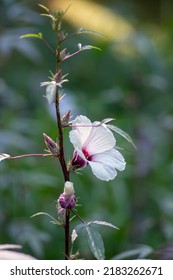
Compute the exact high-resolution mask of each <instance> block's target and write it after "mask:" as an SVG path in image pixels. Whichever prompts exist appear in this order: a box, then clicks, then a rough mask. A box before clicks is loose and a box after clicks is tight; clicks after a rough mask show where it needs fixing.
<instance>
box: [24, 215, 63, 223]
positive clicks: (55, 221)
mask: <svg viewBox="0 0 173 280" xmlns="http://www.w3.org/2000/svg"><path fill="white" fill-rule="evenodd" d="M40 215H45V216H48V217H49V218H51V219H52V220H53V221H51V223H53V224H57V225H60V223H59V222H58V221H57V220H56V219H55V218H54V217H52V216H51V215H50V214H48V213H46V212H38V213H36V214H34V215H32V216H31V217H30V218H34V217H37V216H40Z"/></svg>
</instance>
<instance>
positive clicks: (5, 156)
mask: <svg viewBox="0 0 173 280" xmlns="http://www.w3.org/2000/svg"><path fill="white" fill-rule="evenodd" d="M10 158H11V156H10V155H8V154H1V153H0V161H2V160H5V159H10Z"/></svg>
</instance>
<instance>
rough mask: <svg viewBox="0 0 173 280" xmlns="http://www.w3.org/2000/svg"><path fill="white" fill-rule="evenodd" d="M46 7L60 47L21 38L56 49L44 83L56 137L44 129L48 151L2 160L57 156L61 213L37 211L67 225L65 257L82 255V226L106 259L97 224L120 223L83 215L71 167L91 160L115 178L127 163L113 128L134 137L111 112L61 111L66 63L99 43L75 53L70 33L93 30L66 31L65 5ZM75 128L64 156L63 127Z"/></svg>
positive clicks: (103, 176) (95, 169)
mask: <svg viewBox="0 0 173 280" xmlns="http://www.w3.org/2000/svg"><path fill="white" fill-rule="evenodd" d="M40 7H41V8H42V9H43V10H44V14H42V15H43V16H47V17H49V18H50V20H51V23H52V28H53V31H54V34H55V38H56V49H55V50H54V49H53V48H52V47H51V46H50V44H49V43H48V42H47V41H46V39H45V38H43V35H42V34H41V33H38V34H25V35H23V36H22V38H27V37H34V38H37V39H39V40H41V41H42V42H43V43H44V44H45V45H46V46H47V47H48V48H49V50H50V51H51V52H52V53H53V55H54V57H55V61H56V70H55V74H52V73H51V76H52V77H51V78H50V81H47V82H43V83H41V86H45V87H46V90H45V97H46V98H47V101H48V103H49V104H50V105H51V106H55V112H56V121H57V127H55V129H57V141H54V140H52V139H51V137H50V136H48V135H46V134H45V133H44V134H43V138H44V141H45V144H46V147H47V150H46V152H44V153H42V154H40V153H38V154H25V155H18V156H11V155H9V154H6V153H1V154H0V161H3V160H5V159H8V160H9V159H10V160H16V159H19V158H24V157H31V156H39V157H47V156H49V157H52V158H57V160H59V162H60V166H61V170H62V173H63V177H64V190H63V192H62V194H60V196H59V197H58V199H57V204H56V208H57V218H54V217H52V216H51V215H50V214H48V213H45V212H39V213H36V214H34V215H33V216H32V217H34V216H38V215H41V214H44V215H47V216H49V217H50V218H51V222H53V223H54V224H55V225H58V226H60V227H62V228H64V236H65V237H64V240H65V249H64V256H65V259H74V258H78V255H79V252H78V251H77V252H73V243H74V241H75V240H76V239H77V237H78V235H79V233H80V232H81V231H85V232H86V236H87V240H88V244H89V247H90V249H91V252H92V253H93V255H94V256H95V258H96V259H104V244H103V240H102V237H101V235H100V233H99V232H98V229H97V227H96V225H104V226H108V227H112V228H114V229H117V227H116V226H115V225H113V224H111V223H109V222H105V221H92V222H86V221H84V220H83V219H82V217H81V216H80V214H79V213H78V211H77V210H76V207H77V202H78V201H77V199H76V196H75V194H74V186H73V182H71V180H70V174H71V173H72V172H75V173H76V174H77V172H76V171H78V170H79V169H83V168H84V167H87V166H89V167H90V168H91V171H92V173H93V174H94V175H95V176H96V177H97V178H98V180H99V179H100V180H104V181H109V180H113V179H115V177H116V176H117V171H123V170H124V169H125V166H126V163H125V160H124V157H123V155H122V154H121V153H120V152H119V149H118V147H117V146H116V139H115V137H114V134H113V132H115V133H118V134H120V135H121V136H122V137H124V138H125V139H126V140H127V141H129V142H130V143H131V144H132V145H134V144H133V141H132V139H131V138H130V136H129V135H128V134H127V133H125V132H124V131H123V130H121V129H120V128H118V127H116V126H114V125H111V124H110V122H112V121H113V119H111V118H106V119H104V120H102V121H94V122H91V121H90V120H89V118H87V117H86V116H83V115H79V116H77V117H76V118H75V119H72V117H71V111H68V112H67V113H66V114H65V115H63V116H61V113H60V106H61V99H62V98H65V97H64V96H63V95H62V92H63V91H62V90H63V87H64V83H66V82H68V79H67V75H64V74H63V73H62V63H63V62H64V61H65V60H67V59H69V58H71V57H73V56H75V55H77V54H78V53H80V52H81V51H84V50H90V49H96V50H97V49H98V50H99V48H97V47H95V46H90V45H86V46H82V45H81V44H80V43H79V44H78V49H77V51H75V52H74V53H72V54H70V53H68V52H67V49H66V48H62V43H64V42H65V41H66V40H68V39H70V38H71V37H73V36H75V35H79V34H82V33H84V34H86V33H89V34H91V33H93V34H96V32H92V31H89V30H85V29H82V28H80V29H79V30H78V31H77V32H76V33H73V34H71V35H69V34H66V33H64V32H63V31H62V19H63V16H64V15H65V12H66V11H65V12H62V11H55V12H52V11H50V10H49V9H48V8H47V7H45V6H43V5H40ZM98 35H99V34H98ZM66 129H70V132H69V139H70V142H71V143H72V144H73V146H74V152H73V155H72V156H71V159H70V160H69V161H67V160H66V158H65V147H64V130H66ZM72 217H76V218H77V219H79V222H80V223H79V225H78V226H77V227H76V228H75V229H73V230H72V231H71V230H70V222H71V219H72Z"/></svg>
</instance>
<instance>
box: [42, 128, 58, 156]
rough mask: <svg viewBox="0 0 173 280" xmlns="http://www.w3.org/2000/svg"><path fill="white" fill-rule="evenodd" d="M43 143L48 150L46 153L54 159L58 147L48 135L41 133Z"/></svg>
mask: <svg viewBox="0 0 173 280" xmlns="http://www.w3.org/2000/svg"><path fill="white" fill-rule="evenodd" d="M43 137H44V142H45V144H46V146H47V148H48V151H49V152H50V153H51V154H52V155H53V156H55V157H58V156H59V146H58V144H57V143H55V142H54V141H53V140H52V139H51V138H50V137H49V136H48V135H46V134H45V133H43Z"/></svg>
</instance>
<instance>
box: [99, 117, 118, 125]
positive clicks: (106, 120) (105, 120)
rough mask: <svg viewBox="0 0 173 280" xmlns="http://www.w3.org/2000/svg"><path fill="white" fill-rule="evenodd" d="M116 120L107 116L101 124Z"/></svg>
mask: <svg viewBox="0 0 173 280" xmlns="http://www.w3.org/2000/svg"><path fill="white" fill-rule="evenodd" d="M114 120H115V119H112V118H106V119H104V120H102V121H101V123H100V124H104V123H108V122H111V121H114Z"/></svg>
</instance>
